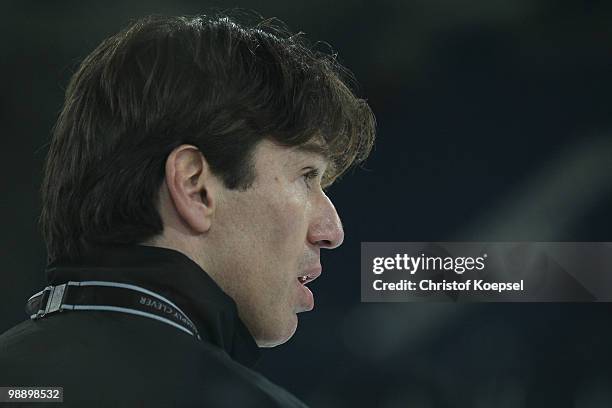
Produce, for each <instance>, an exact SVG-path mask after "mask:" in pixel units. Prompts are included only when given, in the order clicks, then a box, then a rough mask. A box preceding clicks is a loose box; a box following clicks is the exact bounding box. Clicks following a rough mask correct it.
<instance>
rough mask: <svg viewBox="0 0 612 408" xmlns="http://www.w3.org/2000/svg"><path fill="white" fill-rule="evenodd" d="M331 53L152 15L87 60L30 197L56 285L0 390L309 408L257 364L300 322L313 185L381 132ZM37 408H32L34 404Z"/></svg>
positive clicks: (34, 314)
mask: <svg viewBox="0 0 612 408" xmlns="http://www.w3.org/2000/svg"><path fill="white" fill-rule="evenodd" d="M346 75H347V71H346V70H344V69H343V68H342V67H341V66H340V65H339V64H338V63H337V62H336V61H335V59H334V58H333V57H332V56H327V55H325V54H322V53H318V52H315V51H312V50H311V49H310V48H309V47H307V46H306V45H305V43H304V41H303V40H302V39H301V37H300V36H299V35H290V34H289V33H286V32H285V31H283V30H281V29H279V28H278V27H274V26H272V25H270V24H269V23H261V24H259V25H257V26H255V27H247V26H241V25H239V24H238V23H236V22H235V21H233V20H232V19H230V18H228V17H223V16H216V17H208V16H201V17H195V18H187V17H149V18H145V19H142V20H139V21H136V22H135V23H133V24H132V25H130V26H129V27H128V28H126V29H125V30H123V31H121V32H120V33H118V34H116V35H114V36H112V37H110V38H108V39H107V40H105V41H104V42H102V44H101V45H100V46H98V47H97V48H96V49H95V50H94V51H93V53H92V54H90V55H89V56H88V57H87V58H86V59H85V60H84V61H83V63H82V64H81V66H80V68H79V70H78V71H77V72H76V73H75V75H74V76H73V78H72V80H71V82H70V84H69V86H68V88H67V91H66V99H65V104H64V107H63V110H62V112H61V114H60V116H59V119H58V122H57V124H56V126H55V128H54V135H53V139H52V142H51V146H50V150H49V154H48V157H47V163H46V168H45V177H44V181H43V186H42V199H43V208H42V216H41V224H42V230H43V235H44V238H45V241H46V244H47V249H48V253H49V259H48V261H49V265H48V268H47V271H46V273H47V277H48V280H49V286H48V287H47V288H45V289H44V290H42V291H40V292H38V293H36V294H35V295H33V296H32V298H30V299H29V300H28V304H27V308H26V309H27V311H28V314H29V315H31V316H30V317H31V318H30V320H29V321H26V322H24V323H22V324H20V325H18V326H16V327H14V328H12V329H11V330H9V331H8V332H6V333H4V334H3V335H2V336H1V337H0V386H22V387H24V386H41V387H42V386H44V387H51V386H57V387H63V392H64V397H63V398H64V406H66V405H68V406H95V405H99V406H118V405H122V404H125V405H126V406H144V405H146V406H151V405H153V406H206V407H217V406H236V407H243V406H270V407H275V406H302V403H301V402H299V400H297V399H296V398H295V397H293V396H292V395H290V394H289V393H288V392H286V391H284V390H282V389H281V388H279V387H278V386H275V385H273V384H271V383H270V382H268V381H267V380H266V379H264V378H263V377H262V376H261V375H259V374H257V373H255V372H254V371H252V370H251V368H250V367H251V366H252V365H253V364H254V362H255V361H256V359H257V349H258V347H273V346H276V345H279V344H281V343H284V342H285V341H287V340H288V339H289V338H290V337H291V336H292V335H293V334H294V332H295V330H296V327H297V321H298V318H297V313H300V312H304V311H309V310H312V309H313V307H314V300H313V295H312V293H311V291H310V290H309V289H308V287H307V284H308V283H309V282H310V281H312V280H314V279H316V278H317V277H318V276H319V275H320V274H321V264H320V250H321V249H332V248H335V247H337V246H339V245H340V244H341V243H342V240H343V230H342V225H341V223H340V219H339V217H338V214H337V213H336V210H335V208H334V206H333V205H332V203H331V201H330V200H329V198H328V197H327V196H326V194H325V193H324V191H323V188H324V187H326V186H328V185H330V184H331V183H332V182H333V181H334V180H335V179H336V178H337V177H338V176H339V175H341V174H342V173H343V172H345V171H346V170H347V169H348V168H349V167H350V166H351V165H353V164H355V163H358V162H360V161H361V160H363V159H364V158H365V157H366V156H367V154H368V153H369V151H370V149H371V146H372V143H373V139H374V118H373V115H372V113H371V110H370V108H369V107H368V105H367V104H366V102H365V101H364V100H362V99H359V98H357V97H355V96H354V94H353V93H352V91H351V90H350V89H349V87H348V86H347V85H346ZM37 406H38V405H37Z"/></svg>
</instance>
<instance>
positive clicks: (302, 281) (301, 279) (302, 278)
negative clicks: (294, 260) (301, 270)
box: [298, 275, 308, 283]
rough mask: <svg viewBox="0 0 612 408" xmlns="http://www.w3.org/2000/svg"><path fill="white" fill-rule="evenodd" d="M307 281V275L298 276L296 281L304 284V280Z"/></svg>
mask: <svg viewBox="0 0 612 408" xmlns="http://www.w3.org/2000/svg"><path fill="white" fill-rule="evenodd" d="M307 279H308V275H304V276H300V277H299V278H298V280H299V281H300V282H301V283H304V282H306V280H307Z"/></svg>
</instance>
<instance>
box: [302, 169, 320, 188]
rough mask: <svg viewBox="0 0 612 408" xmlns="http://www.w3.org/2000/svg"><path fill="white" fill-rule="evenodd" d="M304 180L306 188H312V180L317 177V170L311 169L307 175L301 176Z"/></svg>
mask: <svg viewBox="0 0 612 408" xmlns="http://www.w3.org/2000/svg"><path fill="white" fill-rule="evenodd" d="M302 177H303V178H304V180H305V181H306V186H307V187H308V188H311V187H312V184H311V183H312V180H314V179H316V178H317V177H319V170H317V169H312V170H311V171H309V172H308V173H306V174H304V175H303V176H302Z"/></svg>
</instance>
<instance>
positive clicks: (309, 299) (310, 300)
mask: <svg viewBox="0 0 612 408" xmlns="http://www.w3.org/2000/svg"><path fill="white" fill-rule="evenodd" d="M296 282H297V284H298V286H299V288H298V290H299V292H300V294H299V298H300V311H301V312H309V311H311V310H312V309H314V296H313V295H312V292H311V291H310V289H308V287H307V286H304V285H303V284H301V283H300V281H299V280H296Z"/></svg>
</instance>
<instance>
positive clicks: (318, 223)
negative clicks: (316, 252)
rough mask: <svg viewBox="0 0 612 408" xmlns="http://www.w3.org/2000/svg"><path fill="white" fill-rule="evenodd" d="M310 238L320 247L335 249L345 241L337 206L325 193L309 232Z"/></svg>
mask: <svg viewBox="0 0 612 408" xmlns="http://www.w3.org/2000/svg"><path fill="white" fill-rule="evenodd" d="M308 235H309V237H308V239H309V241H310V242H311V243H312V244H313V245H317V246H319V247H320V248H327V249H334V248H337V247H339V246H340V245H342V241H344V229H343V228H342V222H341V221H340V216H339V215H338V212H337V211H336V207H334V204H333V203H332V202H331V200H330V199H329V197H327V195H326V194H325V193H323V196H322V197H321V201H320V205H319V206H318V208H317V214H316V216H315V219H314V221H313V223H312V224H311V226H310V229H309V232H308Z"/></svg>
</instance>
